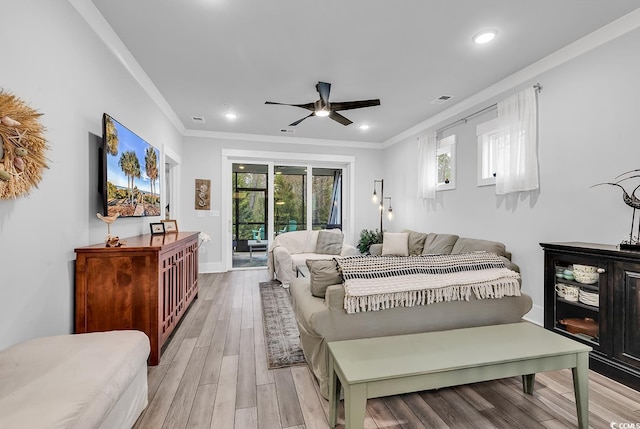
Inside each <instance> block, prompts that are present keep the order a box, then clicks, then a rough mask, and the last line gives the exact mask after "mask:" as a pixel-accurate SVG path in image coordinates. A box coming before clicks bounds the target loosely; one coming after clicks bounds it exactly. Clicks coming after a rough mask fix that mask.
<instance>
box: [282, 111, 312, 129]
mask: <svg viewBox="0 0 640 429" xmlns="http://www.w3.org/2000/svg"><path fill="white" fill-rule="evenodd" d="M311 116H316V113H315V112H312V113H311V114H310V115H308V116H305V117H304V118H302V119H298V120H297V121H295V122H292V123H290V124H289V126H290V127H295V126H296V125H298V124H299V123H300V122H302V121H304V120H305V119H307V118H309V117H311Z"/></svg>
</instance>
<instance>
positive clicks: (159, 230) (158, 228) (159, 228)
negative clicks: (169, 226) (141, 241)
mask: <svg viewBox="0 0 640 429" xmlns="http://www.w3.org/2000/svg"><path fill="white" fill-rule="evenodd" d="M149 228H150V229H151V234H153V235H155V234H164V223H163V222H158V223H150V224H149Z"/></svg>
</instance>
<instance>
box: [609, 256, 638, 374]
mask: <svg viewBox="0 0 640 429" xmlns="http://www.w3.org/2000/svg"><path fill="white" fill-rule="evenodd" d="M613 288H614V291H613V325H614V329H613V335H614V339H613V357H614V358H615V359H618V360H620V361H622V362H625V363H626V364H629V365H631V366H634V367H637V368H640V264H637V263H635V264H634V263H628V262H616V263H615V266H614V286H613Z"/></svg>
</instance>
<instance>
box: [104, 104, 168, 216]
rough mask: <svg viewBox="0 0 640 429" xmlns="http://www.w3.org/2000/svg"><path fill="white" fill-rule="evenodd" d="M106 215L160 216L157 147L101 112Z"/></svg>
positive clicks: (158, 157)
mask: <svg viewBox="0 0 640 429" xmlns="http://www.w3.org/2000/svg"><path fill="white" fill-rule="evenodd" d="M104 134H105V152H106V166H107V171H106V175H107V180H106V191H107V215H108V216H115V215H116V214H120V216H121V217H127V216H160V184H159V183H160V182H159V180H158V179H159V174H160V173H159V169H158V163H159V159H160V151H159V150H158V149H156V148H155V147H153V146H151V145H150V144H149V143H147V142H146V141H144V140H143V139H142V138H140V137H139V136H137V135H136V134H134V133H133V132H131V131H130V130H129V129H128V128H126V127H125V126H123V125H122V124H120V123H119V122H118V121H116V120H115V119H113V118H111V117H110V116H109V115H107V114H105V115H104Z"/></svg>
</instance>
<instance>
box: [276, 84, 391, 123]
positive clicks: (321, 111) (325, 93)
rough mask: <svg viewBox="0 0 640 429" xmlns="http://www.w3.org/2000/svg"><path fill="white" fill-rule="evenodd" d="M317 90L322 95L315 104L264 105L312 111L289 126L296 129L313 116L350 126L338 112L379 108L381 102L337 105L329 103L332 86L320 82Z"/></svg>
mask: <svg viewBox="0 0 640 429" xmlns="http://www.w3.org/2000/svg"><path fill="white" fill-rule="evenodd" d="M316 90H317V91H318V94H320V99H319V100H317V101H315V102H313V103H306V104H288V103H275V102H273V101H266V102H265V103H264V104H279V105H282V106H294V107H302V108H303V109H307V110H310V111H311V114H309V115H307V116H305V117H304V118H302V119H298V120H297V121H295V122H293V123H291V124H289V126H290V127H295V126H296V125H298V124H299V123H300V122H302V121H304V120H305V119H307V118H309V117H311V116H328V117H330V118H331V119H333V120H334V121H336V122H340V123H341V124H342V125H349V124H352V123H353V122H352V121H350V120H349V119H347V118H345V117H344V116H342V115H341V114H340V113H338V111H340V110H351V109H360V108H362V107H371V106H379V105H380V100H379V99H377V98H376V99H375V100H359V101H342V102H337V103H330V102H329V92H331V84H330V83H327V82H318V83H317V84H316Z"/></svg>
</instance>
